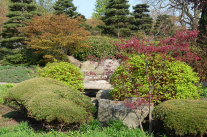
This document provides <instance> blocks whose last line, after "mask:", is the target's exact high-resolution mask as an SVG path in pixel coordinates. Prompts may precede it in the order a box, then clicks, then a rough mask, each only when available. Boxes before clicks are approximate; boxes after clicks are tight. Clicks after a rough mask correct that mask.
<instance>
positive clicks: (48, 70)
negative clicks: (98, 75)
mask: <svg viewBox="0 0 207 137" xmlns="http://www.w3.org/2000/svg"><path fill="white" fill-rule="evenodd" d="M37 76H38V77H49V78H53V79H56V80H58V81H61V82H63V83H64V84H65V85H67V86H70V87H71V88H73V89H76V90H79V91H83V90H84V85H83V73H81V71H80V69H79V68H78V67H76V66H75V65H74V64H72V63H68V62H53V63H48V64H47V65H46V66H45V67H44V68H42V69H39V70H38V72H37Z"/></svg>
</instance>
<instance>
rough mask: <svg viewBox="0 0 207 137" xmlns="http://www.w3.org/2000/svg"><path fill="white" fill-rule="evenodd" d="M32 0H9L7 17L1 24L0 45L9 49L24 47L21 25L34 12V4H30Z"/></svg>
mask: <svg viewBox="0 0 207 137" xmlns="http://www.w3.org/2000/svg"><path fill="white" fill-rule="evenodd" d="M32 2H33V0H11V4H10V5H8V8H9V12H8V13H7V14H6V17H8V18H9V19H8V20H7V21H6V22H4V25H3V26H2V28H3V29H2V32H1V33H0V35H1V36H2V38H3V39H2V40H1V41H0V43H1V47H6V48H9V49H16V48H20V47H21V48H24V45H25V44H24V40H25V35H24V32H23V27H24V26H25V22H27V21H28V20H29V19H30V17H32V16H33V15H34V14H38V13H37V12H35V9H36V6H35V5H34V4H31V3H32Z"/></svg>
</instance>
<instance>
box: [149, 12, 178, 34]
mask: <svg viewBox="0 0 207 137" xmlns="http://www.w3.org/2000/svg"><path fill="white" fill-rule="evenodd" d="M173 27H174V24H173V23H172V21H171V19H170V15H159V16H158V17H157V19H156V24H155V26H154V31H153V33H154V35H159V36H162V37H163V36H167V35H170V36H173V35H174V33H175V31H174V30H173Z"/></svg>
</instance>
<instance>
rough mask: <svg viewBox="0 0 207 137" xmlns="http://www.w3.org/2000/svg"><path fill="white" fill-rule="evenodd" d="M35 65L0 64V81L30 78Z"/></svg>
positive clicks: (15, 81) (20, 80) (18, 80)
mask: <svg viewBox="0 0 207 137" xmlns="http://www.w3.org/2000/svg"><path fill="white" fill-rule="evenodd" d="M35 69H36V67H34V66H32V67H25V66H17V67H15V66H9V65H7V66H0V82H7V83H20V82H22V81H25V80H28V79H30V78H31V77H32V76H33V74H34V71H35Z"/></svg>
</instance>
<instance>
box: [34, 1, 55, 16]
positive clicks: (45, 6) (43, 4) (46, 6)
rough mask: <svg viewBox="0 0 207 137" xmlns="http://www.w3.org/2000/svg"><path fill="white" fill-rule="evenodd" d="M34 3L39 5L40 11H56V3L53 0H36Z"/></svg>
mask: <svg viewBox="0 0 207 137" xmlns="http://www.w3.org/2000/svg"><path fill="white" fill-rule="evenodd" d="M34 3H35V5H36V7H37V11H38V12H40V13H50V14H52V13H53V12H54V8H53V6H54V4H55V1H53V0H34Z"/></svg>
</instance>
